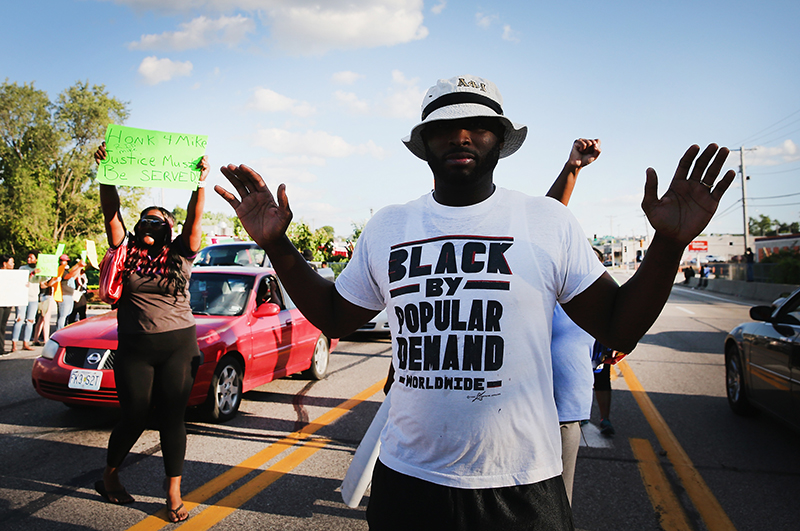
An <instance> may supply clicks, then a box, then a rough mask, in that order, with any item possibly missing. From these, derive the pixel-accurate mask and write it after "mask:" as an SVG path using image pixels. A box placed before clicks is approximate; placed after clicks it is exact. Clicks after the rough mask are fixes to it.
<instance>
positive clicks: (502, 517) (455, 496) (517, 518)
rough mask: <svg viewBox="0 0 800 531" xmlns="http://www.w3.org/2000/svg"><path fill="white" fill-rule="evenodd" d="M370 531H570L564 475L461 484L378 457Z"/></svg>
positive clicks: (569, 511)
mask: <svg viewBox="0 0 800 531" xmlns="http://www.w3.org/2000/svg"><path fill="white" fill-rule="evenodd" d="M367 522H369V528H370V530H371V531H387V530H395V529H397V530H404V531H408V530H410V529H414V530H426V529H430V530H436V531H450V530H453V531H456V530H458V531H490V530H494V529H496V530H499V531H516V530H523V529H524V530H532V531H539V530H541V531H545V530H547V531H561V530H563V531H571V530H573V529H574V526H573V523H572V510H571V509H570V506H569V500H568V499H567V492H566V490H564V482H563V481H562V480H561V476H556V477H554V478H551V479H547V480H545V481H541V482H539V483H534V484H532V485H518V486H514V487H502V488H497V489H457V488H453V487H445V486H442V485H436V484H434V483H430V482H428V481H423V480H421V479H417V478H414V477H411V476H406V475H405V474H401V473H399V472H395V471H394V470H392V469H390V468H389V467H387V466H386V465H384V464H383V463H381V462H380V460H378V462H377V463H375V471H374V473H373V475H372V490H371V493H370V497H369V505H368V506H367Z"/></svg>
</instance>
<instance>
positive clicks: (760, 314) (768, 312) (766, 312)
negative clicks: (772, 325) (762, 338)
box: [750, 306, 774, 322]
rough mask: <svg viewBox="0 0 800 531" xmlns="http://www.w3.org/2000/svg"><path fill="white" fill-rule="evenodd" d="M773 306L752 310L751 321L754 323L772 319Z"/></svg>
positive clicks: (756, 307) (758, 307) (753, 308)
mask: <svg viewBox="0 0 800 531" xmlns="http://www.w3.org/2000/svg"><path fill="white" fill-rule="evenodd" d="M773 311H774V308H773V307H772V306H753V307H752V308H750V319H752V320H754V321H767V322H769V320H770V319H771V318H772V312H773Z"/></svg>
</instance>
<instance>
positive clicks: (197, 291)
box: [189, 273, 255, 316]
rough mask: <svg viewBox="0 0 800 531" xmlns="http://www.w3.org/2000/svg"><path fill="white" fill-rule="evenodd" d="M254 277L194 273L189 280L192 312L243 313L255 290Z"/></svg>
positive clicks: (205, 313) (202, 313) (209, 313)
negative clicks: (251, 293)
mask: <svg viewBox="0 0 800 531" xmlns="http://www.w3.org/2000/svg"><path fill="white" fill-rule="evenodd" d="M254 280H255V279H254V277H252V276H249V275H230V274H224V273H192V278H191V280H190V281H189V296H190V297H191V305H192V313H194V314H197V315H228V316H232V315H242V312H244V309H245V307H247V299H248V298H249V297H250V292H251V291H252V290H253V282H254Z"/></svg>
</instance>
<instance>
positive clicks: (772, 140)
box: [761, 122, 800, 144]
mask: <svg viewBox="0 0 800 531" xmlns="http://www.w3.org/2000/svg"><path fill="white" fill-rule="evenodd" d="M792 123H794V122H792ZM798 131H800V129H795V130H793V131H789V132H788V133H782V134H781V135H780V136H776V137H775V138H771V139H769V140H767V141H765V142H761V143H762V144H771V143H773V142H775V141H776V140H780V139H782V138H784V139H785V138H786V137H788V136H789V135H791V134H793V133H796V132H798Z"/></svg>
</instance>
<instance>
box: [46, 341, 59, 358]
mask: <svg viewBox="0 0 800 531" xmlns="http://www.w3.org/2000/svg"><path fill="white" fill-rule="evenodd" d="M59 348H60V346H59V344H58V343H56V342H55V341H53V340H52V339H48V340H47V343H45V345H44V348H43V349H42V357H43V358H45V359H48V360H51V359H53V358H55V357H56V354H57V353H58V349H59Z"/></svg>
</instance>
